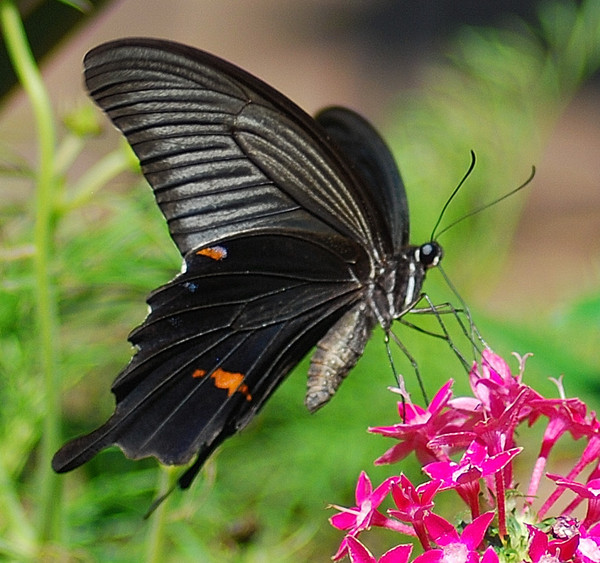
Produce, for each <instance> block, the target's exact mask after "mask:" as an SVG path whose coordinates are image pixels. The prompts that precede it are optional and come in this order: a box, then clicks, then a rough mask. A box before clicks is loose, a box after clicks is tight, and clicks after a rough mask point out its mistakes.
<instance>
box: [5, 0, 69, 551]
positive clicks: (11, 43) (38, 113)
mask: <svg viewBox="0 0 600 563" xmlns="http://www.w3.org/2000/svg"><path fill="white" fill-rule="evenodd" d="M0 24H1V25H2V32H3V35H4V40H5V42H6V48H7V51H8V54H9V56H10V59H11V63H12V65H13V67H14V69H15V72H16V74H17V76H18V78H19V81H20V83H21V85H22V86H23V89H24V90H25V92H26V93H27V96H28V97H29V100H30V102H31V105H32V109H33V114H34V117H35V122H36V125H37V144H38V150H39V156H38V169H37V177H36V195H35V198H36V201H35V226H34V234H33V238H34V246H35V255H34V259H33V268H34V276H35V301H36V326H37V330H38V338H39V348H38V354H39V361H40V369H41V374H42V378H43V392H44V400H43V402H42V404H43V405H44V409H45V413H44V424H43V431H42V441H41V449H40V463H39V464H38V475H37V477H38V487H39V488H38V491H39V493H38V494H39V499H40V504H39V513H38V522H37V531H38V538H39V540H40V541H41V542H42V543H45V542H47V541H48V540H50V539H51V538H55V537H56V535H57V534H56V532H57V530H58V529H59V528H58V526H59V525H60V523H61V521H62V519H61V517H60V512H61V509H62V503H61V502H59V501H58V496H59V492H60V490H59V481H58V479H57V476H56V475H55V474H54V473H53V472H52V469H51V467H50V459H51V457H52V454H53V452H54V451H55V450H56V448H57V447H58V445H59V444H58V442H59V423H60V418H59V417H60V393H59V390H60V384H59V383H60V382H59V378H58V370H57V353H56V351H57V348H58V345H57V342H56V335H57V332H58V331H57V327H58V314H57V303H56V295H55V293H54V291H53V283H52V274H51V271H50V264H51V262H52V250H53V248H52V246H53V245H52V242H53V236H54V229H53V222H52V219H53V195H54V191H55V188H56V177H55V173H54V158H55V128H54V119H53V114H52V107H51V104H50V99H49V96H48V93H47V91H46V88H45V86H44V83H43V80H42V76H41V74H40V71H39V69H38V67H37V65H36V62H35V60H34V58H33V55H32V53H31V49H30V47H29V43H28V41H27V37H26V35H25V30H24V28H23V23H22V21H21V17H20V15H19V11H18V9H17V7H16V6H15V4H14V2H13V1H11V0H0Z"/></svg>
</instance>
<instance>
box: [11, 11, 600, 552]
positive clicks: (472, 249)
mask: <svg viewBox="0 0 600 563" xmlns="http://www.w3.org/2000/svg"><path fill="white" fill-rule="evenodd" d="M15 15H16V11H15V10H14V6H13V5H12V3H11V2H8V1H5V0H0V21H1V24H2V31H3V36H4V37H5V40H6V41H7V43H9V50H11V48H10V47H11V46H12V48H13V49H12V51H13V53H14V57H13V61H14V65H15V67H16V70H17V73H18V74H19V75H20V77H21V82H22V84H23V87H24V89H25V90H26V91H27V93H28V95H29V96H30V99H31V101H32V104H33V106H34V107H35V108H37V109H35V115H36V122H37V124H38V136H37V138H36V139H32V142H36V143H37V145H38V148H39V153H40V157H39V160H38V161H37V162H36V163H30V162H29V161H28V160H27V159H25V158H23V157H20V156H19V155H18V154H14V153H13V152H12V151H11V149H10V146H9V143H7V142H6V141H5V144H7V145H8V146H6V147H2V151H3V154H2V155H0V163H1V164H0V173H1V174H2V176H3V179H10V182H11V183H10V184H9V185H11V186H12V185H14V186H18V187H16V188H15V197H14V198H13V197H10V198H8V200H7V201H3V202H2V203H1V205H2V210H1V212H0V238H1V240H2V246H1V248H0V401H1V403H0V404H2V409H0V506H1V507H2V509H1V510H0V538H2V540H0V558H1V557H5V558H7V559H12V560H32V561H38V560H54V559H56V560H68V561H79V560H82V561H89V560H98V561H109V560H110V561H134V560H140V561H141V560H146V561H186V560H189V561H209V562H210V561H247V562H252V561H265V560H267V561H299V560H315V559H323V558H325V557H327V556H328V555H329V554H331V553H333V552H334V551H335V548H336V542H337V541H338V540H339V537H338V535H337V533H335V532H333V531H332V530H329V529H328V528H327V526H325V525H324V524H325V521H326V518H327V516H328V515H329V513H327V512H326V511H325V510H323V509H324V508H325V506H326V505H327V503H328V502H335V501H337V502H341V500H342V499H348V502H350V500H351V498H352V495H353V487H354V483H355V481H356V476H357V474H358V472H359V471H360V469H362V468H365V469H368V470H369V473H370V475H371V476H372V478H373V481H374V482H377V481H378V478H379V477H380V476H382V475H384V474H385V473H386V471H382V472H381V473H380V472H379V471H378V469H377V468H372V469H370V467H371V462H372V460H373V459H374V458H375V457H377V456H378V455H379V454H381V453H382V452H383V451H384V450H385V449H386V448H387V447H389V445H390V444H389V443H388V442H386V441H385V440H383V439H381V438H378V437H374V436H368V435H367V434H366V432H365V429H366V428H367V426H369V425H375V424H389V423H392V422H394V421H395V418H396V417H395V413H394V404H395V399H394V397H393V396H391V395H390V394H389V392H388V391H387V390H386V386H387V385H389V384H391V383H392V377H391V374H390V373H389V371H390V370H389V368H388V363H387V359H386V354H385V349H384V346H383V343H382V337H381V333H380V332H376V334H375V335H374V338H373V340H372V342H371V344H370V345H369V347H368V350H367V352H366V354H365V356H364V357H363V358H362V359H361V361H360V363H359V366H358V367H357V368H356V370H354V372H353V374H352V376H351V377H349V379H348V381H347V382H345V383H344V386H343V389H342V391H341V393H340V394H339V395H338V396H337V397H336V398H335V400H334V401H333V402H332V403H331V405H328V406H327V408H325V409H323V411H320V412H319V413H317V414H316V415H315V416H309V415H308V414H307V413H306V412H305V409H304V407H303V406H302V397H303V394H304V387H305V373H306V367H307V366H306V362H304V363H303V364H302V365H301V366H300V367H299V368H298V369H297V370H296V373H295V374H294V375H292V376H291V377H290V379H289V380H288V381H287V382H286V384H285V385H283V386H282V387H281V389H280V390H279V391H278V392H277V393H276V394H275V396H274V398H273V399H272V401H270V402H269V404H268V405H267V407H266V408H265V409H264V412H263V413H262V414H261V416H259V417H258V418H257V419H256V420H255V421H254V422H253V423H252V424H251V425H250V427H249V428H247V429H246V430H245V431H244V432H243V435H242V436H239V437H235V438H233V439H231V440H229V441H228V442H227V443H226V444H225V445H224V446H223V447H222V448H221V450H220V451H219V453H218V454H217V455H216V456H215V457H214V458H213V459H212V460H210V461H209V462H208V464H207V465H206V467H205V469H204V470H203V472H202V474H201V476H200V477H199V478H198V480H197V482H196V483H195V484H194V485H193V487H192V489H191V490H190V491H188V492H185V493H180V492H175V493H174V494H173V495H171V497H169V498H168V500H167V501H166V502H165V503H164V504H163V505H161V506H160V507H159V508H158V509H157V511H156V513H155V514H153V515H152V516H151V518H150V520H143V515H144V513H145V512H146V510H147V509H148V508H149V506H150V504H151V502H152V500H153V498H155V495H156V491H157V490H158V489H160V490H165V489H166V488H167V487H168V486H169V483H172V482H173V480H174V478H175V477H176V474H175V473H174V472H173V471H172V470H165V469H162V470H160V469H157V468H156V464H155V463H154V462H153V461H152V460H144V461H142V462H131V461H128V460H126V459H125V458H124V457H123V456H122V455H121V454H120V452H117V451H107V452H104V453H102V454H101V455H99V456H97V458H96V459H94V460H93V461H92V462H90V463H89V464H87V465H86V466H85V467H83V468H81V469H79V470H77V471H76V472H74V473H72V474H69V475H66V476H56V475H54V474H53V473H52V472H51V469H50V463H49V460H50V457H51V455H52V452H53V451H54V450H55V449H56V447H57V446H58V445H59V444H60V442H61V439H60V438H59V436H60V430H61V428H62V429H63V434H64V435H68V436H72V435H74V434H76V433H77V432H79V431H86V430H90V429H91V428H93V427H94V425H95V423H100V422H102V421H103V420H104V419H105V417H106V416H107V415H108V414H109V413H110V412H111V411H112V397H111V396H109V393H108V389H109V386H110V383H111V382H112V380H113V378H114V376H115V374H116V373H117V372H118V371H119V369H121V367H122V366H123V365H124V364H125V363H126V362H127V360H128V359H129V356H130V352H131V351H130V349H129V346H128V345H127V343H126V335H127V332H128V331H129V330H130V329H131V328H132V326H134V325H135V324H137V323H139V322H141V321H142V320H143V318H144V315H145V304H144V298H145V296H146V295H147V293H148V292H149V290H150V289H152V288H154V287H157V286H158V285H160V284H162V283H164V282H165V281H166V280H168V279H170V277H172V276H173V275H174V273H175V272H176V271H177V270H178V268H179V263H178V261H179V258H178V254H177V252H176V250H175V249H174V247H173V245H172V243H171V242H170V240H169V238H168V234H167V229H166V227H165V224H164V221H163V220H162V217H161V216H160V213H159V212H158V210H157V209H156V206H155V205H154V202H153V201H152V196H151V193H150V190H148V189H147V188H146V187H144V186H142V185H140V184H141V182H140V181H139V180H138V178H137V176H134V175H133V174H135V172H136V170H135V169H136V164H133V166H132V159H131V153H130V151H129V149H127V148H123V147H119V148H117V149H116V150H115V151H114V152H111V153H109V154H108V155H106V156H105V157H103V158H102V159H100V160H99V161H98V162H97V163H96V164H94V165H92V166H91V167H90V169H89V170H88V171H87V172H86V173H84V174H83V175H82V176H80V177H79V178H74V179H72V178H71V175H70V172H71V169H72V168H73V164H74V163H75V161H76V159H77V157H78V156H79V155H80V153H81V152H82V151H83V150H85V147H86V143H87V142H88V139H89V138H90V137H91V136H93V135H97V134H98V132H99V124H98V122H97V117H98V114H97V113H91V112H90V108H89V107H85V108H79V109H77V110H76V111H75V112H74V113H73V114H71V115H69V116H65V117H64V118H63V121H64V123H65V127H64V128H61V129H60V130H59V133H56V131H55V127H56V126H55V120H56V117H55V116H54V115H53V114H52V111H51V109H50V104H49V103H48V100H47V97H46V96H45V89H44V87H43V83H42V82H41V79H40V77H39V73H38V72H37V69H36V68H35V65H34V64H33V62H32V59H31V58H30V57H29V55H28V54H27V49H26V41H25V38H24V37H23V35H22V33H20V32H19V26H18V21H17V19H16V18H15ZM599 21H600V5H598V3H596V2H593V1H588V2H584V3H583V4H581V6H580V7H577V8H576V7H575V5H574V4H571V3H567V2H561V3H554V4H550V5H546V6H544V8H543V10H542V11H541V16H540V22H541V23H540V28H539V29H538V30H536V31H535V33H534V32H532V31H531V30H528V29H525V28H524V27H523V26H522V25H521V24H519V23H518V22H516V23H515V26H514V27H515V29H513V30H512V31H506V30H490V29H487V30H477V29H468V30H463V31H462V32H461V34H460V35H459V36H458V37H457V38H456V41H455V43H453V45H452V47H451V48H450V49H449V54H450V55H449V62H447V63H444V64H439V65H436V66H435V67H433V68H429V69H428V70H426V71H425V73H424V78H423V85H422V87H421V88H420V89H419V92H417V95H415V96H413V97H410V98H407V99H403V100H401V103H400V104H399V107H398V109H397V112H396V116H397V120H396V122H397V123H398V124H399V125H398V128H397V130H396V131H392V133H391V134H392V138H393V139H394V146H395V147H396V149H397V153H398V158H399V162H400V165H401V169H402V171H403V175H404V178H405V181H406V184H407V186H408V191H409V198H410V200H411V207H412V217H413V220H414V225H415V226H416V230H417V233H416V235H415V237H414V238H415V240H423V239H425V238H427V236H428V235H429V233H428V232H427V231H426V230H421V231H419V229H424V226H427V225H433V224H434V222H435V219H436V213H438V210H439V209H440V208H441V205H442V203H443V201H444V198H445V195H444V194H445V193H446V188H447V187H448V185H449V183H451V182H452V181H454V180H455V179H458V178H460V177H461V176H462V174H463V172H464V170H465V169H466V166H467V164H468V151H469V149H470V148H475V149H476V150H477V152H478V157H479V164H478V166H477V168H476V170H475V172H474V174H473V177H472V179H470V180H469V187H468V189H464V190H463V192H462V193H461V199H462V205H463V207H462V209H459V207H454V206H453V211H454V213H456V215H457V216H460V215H461V214H462V213H464V212H466V211H467V210H469V209H473V208H475V207H477V206H479V205H480V204H481V203H484V202H486V201H489V199H490V195H489V194H493V193H496V194H502V193H504V192H505V191H506V190H507V189H510V187H512V186H514V185H517V184H518V183H520V182H521V181H522V180H523V179H525V177H527V175H528V174H529V167H530V164H531V162H534V161H535V160H536V158H537V157H538V156H539V154H540V151H541V149H542V147H543V144H544V140H545V138H546V136H547V134H548V132H549V130H550V128H551V127H552V124H553V123H554V121H555V120H556V118H557V116H558V115H559V114H560V111H561V110H562V109H563V108H564V106H565V104H566V103H567V102H568V100H569V98H570V97H571V96H572V95H573V93H574V92H575V91H576V90H577V88H578V87H579V86H580V85H581V83H582V81H583V80H584V79H585V78H586V77H587V76H588V75H589V74H590V73H591V72H593V71H594V70H596V68H597V67H598V63H599V60H598V59H599V52H598V49H599V45H600V41H598V37H599V32H598V29H599V28H598V22H599ZM11 42H12V45H11ZM103 123H104V121H103ZM57 137H60V141H57ZM117 176H119V177H120V178H124V179H125V182H126V183H127V184H128V185H130V186H131V187H130V188H127V189H126V190H119V189H117V188H114V187H111V188H109V187H107V186H108V185H109V184H110V183H111V181H112V180H114V178H115V177H117ZM440 190H441V191H440ZM23 193H25V194H26V196H27V197H23V196H22V194H23ZM29 195H31V198H30V197H29ZM31 199H33V201H34V204H33V205H32V204H31V203H30V200H31ZM521 205H522V200H521V198H520V197H515V198H513V199H512V201H510V202H509V204H508V211H507V207H506V204H505V203H503V204H502V205H501V206H498V209H491V210H489V211H486V213H484V214H480V215H478V216H476V217H474V218H473V219H470V220H468V221H465V222H464V223H462V224H461V226H460V227H457V228H455V229H453V230H452V231H450V232H448V233H447V235H446V234H445V235H444V237H445V238H444V241H443V242H444V243H445V244H446V246H447V247H448V248H460V249H461V251H460V255H461V260H463V261H464V260H465V258H464V257H465V256H469V267H468V268H467V269H468V271H469V273H468V274H465V275H464V276H461V274H460V268H458V267H457V262H456V258H454V259H453V258H452V256H451V255H449V256H448V260H447V265H446V270H447V271H449V272H452V273H453V275H452V277H453V280H454V282H455V283H456V285H457V286H458V287H460V288H461V292H463V293H464V294H466V295H469V291H470V290H469V289H466V290H465V289H464V288H468V287H469V284H472V285H475V284H477V285H482V284H485V275H486V273H488V275H492V274H493V272H494V270H493V269H492V268H495V267H497V266H496V264H497V262H498V259H499V256H500V255H501V254H502V252H504V251H505V250H506V249H507V247H508V244H509V240H510V237H511V234H512V230H513V228H514V225H515V223H516V220H517V217H518V208H519V207H520V206H521ZM500 216H501V217H502V220H500V219H499V218H500ZM448 220H451V218H449V219H448ZM446 237H447V238H446ZM449 254H450V253H449ZM490 256H491V257H493V262H492V259H491V258H489V257H490ZM475 268H476V270H477V276H476V277H475V276H473V271H474V270H475ZM455 271H456V272H459V274H458V275H456V276H455V275H454V272H455ZM430 277H431V278H432V279H431V280H428V283H429V282H431V284H430V285H429V286H428V291H430V293H431V295H432V298H433V299H434V301H435V302H443V301H446V300H450V301H452V300H454V299H453V295H452V294H451V293H449V292H448V290H447V289H445V288H444V286H443V285H442V284H441V283H440V282H439V279H438V280H436V279H435V278H436V276H430ZM471 289H472V288H471ZM467 301H468V299H467ZM474 316H475V318H476V319H477V320H478V321H479V319H481V322H480V325H481V328H482V329H483V330H484V334H485V335H486V337H487V338H488V340H490V343H491V344H492V345H494V347H501V348H502V350H501V351H502V352H505V351H510V350H518V351H520V352H527V351H535V352H536V353H537V357H536V359H535V361H534V362H532V364H533V365H530V366H528V369H529V367H532V368H535V367H536V366H537V369H538V373H540V374H542V373H543V374H545V375H546V376H548V375H552V376H558V375H559V374H560V373H561V372H565V373H566V374H578V375H580V378H579V379H578V385H579V387H580V388H579V389H570V388H569V384H568V383H567V389H570V391H571V392H572V393H573V394H575V393H576V392H579V391H585V389H584V388H585V387H586V383H585V382H586V378H591V377H592V376H593V375H594V373H595V371H594V370H596V371H597V368H596V366H597V365H598V353H597V352H596V351H591V350H595V349H596V346H595V345H593V346H592V345H591V344H592V343H593V340H592V339H593V338H596V339H597V331H596V332H594V331H593V330H592V329H590V330H589V331H588V327H591V326H596V327H597V326H598V325H599V320H600V319H599V317H600V305H599V298H598V295H589V296H582V297H581V299H580V300H579V301H577V302H576V303H574V304H573V305H572V306H571V307H569V308H565V309H562V310H560V311H552V312H549V316H548V319H546V322H545V323H544V326H541V325H540V323H539V319H531V320H527V319H521V320H520V321H519V322H516V321H514V322H511V323H510V324H509V323H507V322H506V321H498V320H497V319H487V318H485V317H484V315H483V314H482V313H477V312H475V313H474ZM418 321H419V322H423V323H425V326H426V327H428V328H430V329H431V330H436V329H437V326H436V324H435V320H433V321H432V319H418ZM427 323H430V324H427ZM431 323H432V324H431ZM582 326H583V327H586V328H585V329H584V331H583V334H582V330H581V327H582ZM452 330H453V331H454V330H456V327H452ZM550 333H552V334H553V336H549V334H550ZM453 334H454V333H453ZM401 335H402V339H403V341H404V342H405V344H406V345H407V347H408V348H409V349H410V350H411V352H412V353H413V354H414V356H415V357H416V358H418V360H419V366H420V369H421V373H423V374H425V375H426V380H427V388H428V390H429V391H430V393H431V392H433V391H434V390H435V388H436V385H437V384H438V383H441V382H442V381H444V380H446V379H447V378H448V377H449V376H453V375H454V376H455V375H456V370H457V366H456V361H455V359H454V358H453V356H452V353H451V352H450V351H449V350H448V348H447V345H446V344H445V343H444V342H442V341H437V340H435V339H431V338H427V337H424V336H423V335H421V334H418V333H416V332H415V331H411V330H407V329H406V330H401ZM457 338H458V339H460V333H458V336H457ZM564 341H566V342H574V344H573V345H571V344H570V345H569V346H568V347H567V346H564V345H563V346H561V342H564ZM396 361H397V363H398V369H399V371H401V372H403V373H407V374H411V373H412V370H411V368H410V366H409V365H407V364H406V361H405V359H403V358H402V356H401V355H398V357H397V358H396ZM449 366H450V368H449ZM587 381H589V379H587ZM461 384H462V385H464V382H461ZM408 385H409V386H412V385H414V381H412V380H409V381H408ZM587 391H588V393H589V385H588V389H587ZM596 391H597V389H596ZM403 470H404V471H405V472H407V473H409V474H410V472H411V471H418V468H417V467H412V468H411V466H410V465H408V464H407V465H406V466H403ZM61 485H63V489H65V490H63V491H62V493H61V492H60V487H61Z"/></svg>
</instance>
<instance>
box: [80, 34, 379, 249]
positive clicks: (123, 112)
mask: <svg viewBox="0 0 600 563" xmlns="http://www.w3.org/2000/svg"><path fill="white" fill-rule="evenodd" d="M85 79H86V85H87V87H88V89H89V91H90V95H91V96H92V97H93V98H94V100H95V101H96V102H97V103H98V104H99V105H100V107H102V109H103V110H104V111H105V112H106V113H107V114H108V115H109V117H110V118H111V119H112V121H113V123H114V124H115V125H116V126H117V127H118V128H119V129H120V130H121V131H122V132H123V133H124V134H125V136H126V137H127V139H128V141H129V142H130V144H131V146H132V148H133V149H134V151H135V152H136V154H137V155H138V157H139V158H140V162H141V165H142V171H143V172H144V174H145V175H146V177H147V179H148V181H149V183H150V185H151V186H152V187H153V189H154V192H155V195H156V199H157V202H158V204H159V206H160V208H161V210H162V211H163V213H164V215H165V217H166V218H167V221H168V222H169V228H170V232H171V234H172V236H173V239H174V240H175V242H176V244H177V246H178V247H179V249H180V251H181V253H182V254H186V253H187V252H188V251H189V250H191V249H192V248H195V247H200V246H204V245H206V244H210V243H212V242H214V241H215V240H218V239H219V238H221V237H224V236H231V235H236V234H241V233H247V232H250V231H258V230H264V229H285V228H293V229H298V228H301V229H304V230H306V231H308V232H315V231H321V232H328V231H334V232H337V233H338V234H342V235H343V236H347V237H350V238H353V239H355V240H357V241H358V242H360V243H361V244H362V245H363V246H364V247H365V248H369V249H371V252H372V253H378V254H382V253H383V252H384V251H390V250H391V248H390V236H389V232H388V228H387V226H386V223H385V221H384V220H383V217H382V216H381V214H380V212H379V210H378V209H377V207H376V206H375V205H373V202H372V200H371V197H370V194H369V193H367V191H366V189H365V187H364V186H363V185H362V184H361V182H360V180H358V179H357V178H356V177H355V176H354V174H353V173H352V171H351V169H350V167H349V166H348V164H347V163H346V162H345V161H344V160H343V159H342V158H340V155H339V154H338V153H337V151H336V150H335V149H333V148H332V147H331V145H330V144H329V143H328V142H327V139H326V137H325V136H324V135H323V131H322V130H321V129H320V128H319V127H318V125H316V123H315V121H314V120H313V119H312V118H311V117H310V116H308V115H307V114H306V113H304V112H303V111H302V110H301V109H300V108H298V107H297V106H296V105H295V104H293V103H292V102H291V101H289V100H288V99H287V98H285V97H283V96H282V95H281V94H279V93H278V92H277V91H275V90H274V89H272V88H271V87H269V86H267V85H266V84H264V83H263V82H261V81H259V80H258V79H256V78H254V77H253V76H251V75H249V74H248V73H246V72H244V71H242V70H241V69H239V68H237V67H235V66H233V65H231V64H229V63H227V62H226V61H223V60H222V59H219V58H217V57H214V56H212V55H209V54H208V53H204V52H202V51H197V50H195V49H192V48H189V47H185V46H182V45H178V44H175V43H170V42H166V41H156V40H150V39H139V40H124V41H117V42H113V43H108V44H106V45H102V46H100V47H98V48H96V49H94V50H92V51H91V52H90V53H88V55H87V56H86V58H85Z"/></svg>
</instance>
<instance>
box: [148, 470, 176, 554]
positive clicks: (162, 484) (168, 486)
mask: <svg viewBox="0 0 600 563" xmlns="http://www.w3.org/2000/svg"><path fill="white" fill-rule="evenodd" d="M175 475H176V471H175V469H174V468H173V467H168V466H161V467H160V468H159V471H158V490H159V491H160V492H161V494H165V493H166V492H167V491H171V490H172V488H173V486H174V482H175ZM167 495H168V496H170V495H169V493H167ZM168 496H167V497H166V498H164V499H163V500H162V502H160V504H159V505H158V507H157V508H156V510H154V512H153V513H152V515H151V516H150V518H151V524H152V525H151V526H150V528H149V529H148V536H147V539H146V562H147V563H159V562H160V561H164V560H165V553H164V544H165V523H166V515H167V512H166V505H167V502H168V501H169V498H168Z"/></svg>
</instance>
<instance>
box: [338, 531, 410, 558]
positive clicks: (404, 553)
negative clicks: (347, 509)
mask: <svg viewBox="0 0 600 563" xmlns="http://www.w3.org/2000/svg"><path fill="white" fill-rule="evenodd" d="M347 540H348V541H347V543H348V555H349V557H350V561H352V563H406V562H407V561H408V558H409V557H410V554H411V552H412V547H413V546H412V545H410V544H407V545H397V546H396V547H394V548H392V549H390V550H389V551H386V552H385V553H384V554H383V555H382V556H381V557H380V558H379V559H375V557H373V555H372V554H371V552H370V551H369V550H368V549H367V548H366V547H365V546H364V545H363V544H362V543H360V542H359V541H358V540H357V539H356V538H354V537H352V536H348V537H347Z"/></svg>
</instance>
